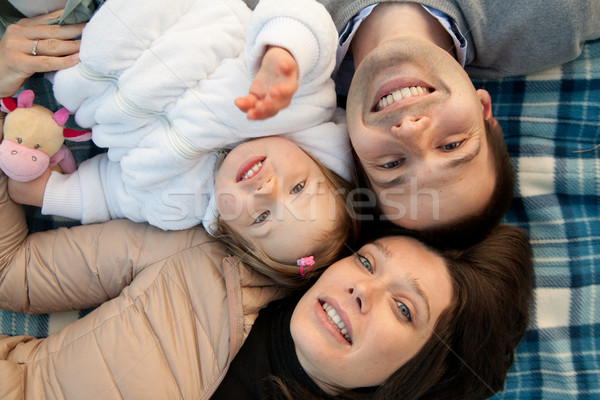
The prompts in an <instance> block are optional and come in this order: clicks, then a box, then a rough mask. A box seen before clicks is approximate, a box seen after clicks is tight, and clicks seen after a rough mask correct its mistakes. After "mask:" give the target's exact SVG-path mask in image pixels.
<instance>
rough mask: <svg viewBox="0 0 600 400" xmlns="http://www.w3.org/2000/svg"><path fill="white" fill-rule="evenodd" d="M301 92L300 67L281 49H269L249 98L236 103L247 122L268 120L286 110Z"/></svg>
mask: <svg viewBox="0 0 600 400" xmlns="http://www.w3.org/2000/svg"><path fill="white" fill-rule="evenodd" d="M296 89H298V64H297V63H296V60H295V59H294V57H293V56H292V55H291V54H290V53H289V52H288V51H287V50H285V49H283V48H281V47H270V48H269V49H268V50H267V52H266V53H265V56H264V57H263V60H262V63H261V66H260V69H259V71H258V73H257V74H256V77H254V80H253V81H252V84H251V85H250V90H249V92H250V93H249V94H248V95H247V96H246V97H238V98H237V99H235V105H236V106H237V107H238V108H239V109H240V110H242V111H243V112H245V113H246V115H247V117H248V119H265V118H269V117H272V116H274V115H275V114H277V113H278V112H279V111H280V110H282V109H284V108H285V107H287V106H288V105H289V104H290V102H291V101H292V96H293V95H294V93H295V92H296Z"/></svg>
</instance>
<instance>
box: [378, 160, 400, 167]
mask: <svg viewBox="0 0 600 400" xmlns="http://www.w3.org/2000/svg"><path fill="white" fill-rule="evenodd" d="M403 161H404V159H402V160H395V161H390V162H388V163H385V164H383V165H382V166H381V168H384V169H393V168H396V167H398V166H400V164H402V162H403Z"/></svg>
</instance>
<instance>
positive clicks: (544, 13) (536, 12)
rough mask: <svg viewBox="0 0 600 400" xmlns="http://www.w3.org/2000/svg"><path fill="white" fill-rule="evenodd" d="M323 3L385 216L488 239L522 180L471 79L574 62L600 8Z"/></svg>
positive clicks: (458, 1)
mask: <svg viewBox="0 0 600 400" xmlns="http://www.w3.org/2000/svg"><path fill="white" fill-rule="evenodd" d="M247 3H249V5H251V6H252V4H250V3H253V2H252V1H247ZM321 3H323V4H324V5H325V6H326V7H327V9H328V11H329V12H330V14H331V16H332V19H333V21H334V22H335V24H336V26H337V28H338V31H339V33H340V47H339V51H338V57H337V58H338V65H339V67H338V69H337V70H336V71H337V76H336V78H337V83H338V92H341V94H345V93H344V91H345V88H346V87H347V85H348V81H349V80H350V79H352V85H351V87H350V90H349V93H348V102H347V107H346V108H347V121H348V129H349V133H350V139H351V141H352V146H353V148H354V151H355V153H356V156H357V158H358V160H359V161H360V166H361V168H360V169H361V171H360V172H362V175H363V176H364V178H365V184H366V185H368V186H370V188H372V189H373V190H374V192H375V193H376V194H377V199H378V210H379V211H380V212H381V213H382V214H383V217H384V219H386V220H389V221H391V222H393V223H394V224H397V225H400V226H402V227H405V228H407V229H410V230H416V231H419V232H420V233H421V234H422V236H424V237H425V238H429V239H432V240H434V239H435V240H436V241H442V242H445V243H449V241H453V240H455V239H456V240H460V241H462V240H467V241H468V240H469V239H472V240H477V239H478V238H480V237H481V236H482V235H485V234H486V233H487V232H488V231H489V229H491V227H493V226H495V225H496V224H497V223H498V222H499V221H500V220H501V218H502V216H503V215H504V213H505V211H506V209H507V208H508V205H509V203H510V200H511V198H512V188H513V178H512V170H511V166H510V161H509V159H508V154H507V152H506V149H505V147H504V144H503V137H502V132H501V129H500V127H499V126H498V124H497V122H496V121H495V120H494V119H493V117H492V105H491V100H490V96H489V94H488V93H487V92H486V91H484V90H476V89H475V88H474V87H473V84H472V83H471V81H470V77H473V78H499V77H502V76H509V75H520V74H526V73H530V72H532V71H536V70H540V69H543V68H546V67H548V66H551V65H555V64H561V63H564V62H566V61H569V60H572V59H574V58H576V57H577V56H578V55H579V53H580V52H581V46H582V44H583V42H585V41H587V40H592V39H595V38H597V37H600V24H598V21H599V20H600V3H598V2H597V1H594V0H579V1H573V0H572V1H564V0H553V1H546V0H543V1H542V0H536V1H528V2H519V3H518V4H515V3H514V2H505V1H499V0H477V1H476V0H445V1H444V0H424V1H420V2H415V1H411V0H402V1H390V2H382V3H379V4H378V3H376V2H373V1H368V0H362V1H359V0H356V1H328V0H323V1H321ZM557 33H559V34H557ZM346 52H349V53H350V54H351V55H352V57H353V66H354V67H356V73H355V74H354V76H353V75H352V74H353V71H352V68H350V70H349V69H348V68H347V67H348V65H347V64H346V65H345V64H344V62H342V61H348V57H346V59H345V60H344V55H345V54H346ZM340 64H341V65H340ZM351 67H352V65H351ZM463 67H464V68H463ZM467 73H468V74H469V75H467ZM352 76H353V77H352ZM464 235H467V236H470V237H465V236H464Z"/></svg>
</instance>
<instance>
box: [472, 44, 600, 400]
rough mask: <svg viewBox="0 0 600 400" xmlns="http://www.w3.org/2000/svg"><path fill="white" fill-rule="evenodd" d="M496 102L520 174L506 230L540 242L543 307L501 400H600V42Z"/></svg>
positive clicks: (509, 88)
mask: <svg viewBox="0 0 600 400" xmlns="http://www.w3.org/2000/svg"><path fill="white" fill-rule="evenodd" d="M475 85H476V87H478V88H483V89H487V90H488V91H489V92H490V94H491V96H492V104H493V114H494V116H495V117H496V118H497V119H498V122H499V123H500V125H501V126H502V127H503V128H504V131H505V137H506V143H507V145H508V149H509V152H510V154H511V156H512V161H513V166H514V167H515V170H516V171H517V174H518V183H517V191H516V198H515V200H514V202H513V204H512V207H511V209H510V211H509V212H508V214H507V216H506V218H505V221H506V222H507V223H509V224H512V225H516V226H520V227H523V228H525V229H527V230H528V231H529V232H530V233H531V239H532V244H533V248H534V263H535V264H534V265H535V305H534V309H533V310H532V311H533V312H532V319H531V323H530V329H529V331H528V332H527V334H526V335H525V338H524V340H523V342H522V343H521V344H520V345H519V347H518V349H517V353H516V357H515V363H514V365H513V366H512V367H511V370H510V372H509V375H508V379H507V382H506V388H505V390H504V392H502V393H499V394H498V395H496V396H495V397H494V399H561V400H562V399H598V398H600V217H599V212H600V200H599V199H600V159H599V157H598V155H599V154H600V146H599V147H596V146H598V145H600V40H596V41H594V42H590V43H587V44H586V45H585V47H584V52H583V54H582V55H581V57H580V58H579V59H577V60H575V61H574V62H571V63H568V64H566V65H563V66H561V67H556V68H551V69H549V70H546V71H543V72H541V73H537V74H532V75H529V76H527V77H518V78H508V79H503V80H500V81H476V82H475Z"/></svg>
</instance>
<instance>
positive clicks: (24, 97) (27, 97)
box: [17, 90, 35, 108]
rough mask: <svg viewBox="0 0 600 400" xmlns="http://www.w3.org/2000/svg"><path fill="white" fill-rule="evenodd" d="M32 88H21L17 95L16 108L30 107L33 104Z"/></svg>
mask: <svg viewBox="0 0 600 400" xmlns="http://www.w3.org/2000/svg"><path fill="white" fill-rule="evenodd" d="M34 97H35V95H34V94H33V90H23V91H22V92H21V93H19V96H18V97H17V107H18V108H31V107H32V106H33V98H34Z"/></svg>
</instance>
